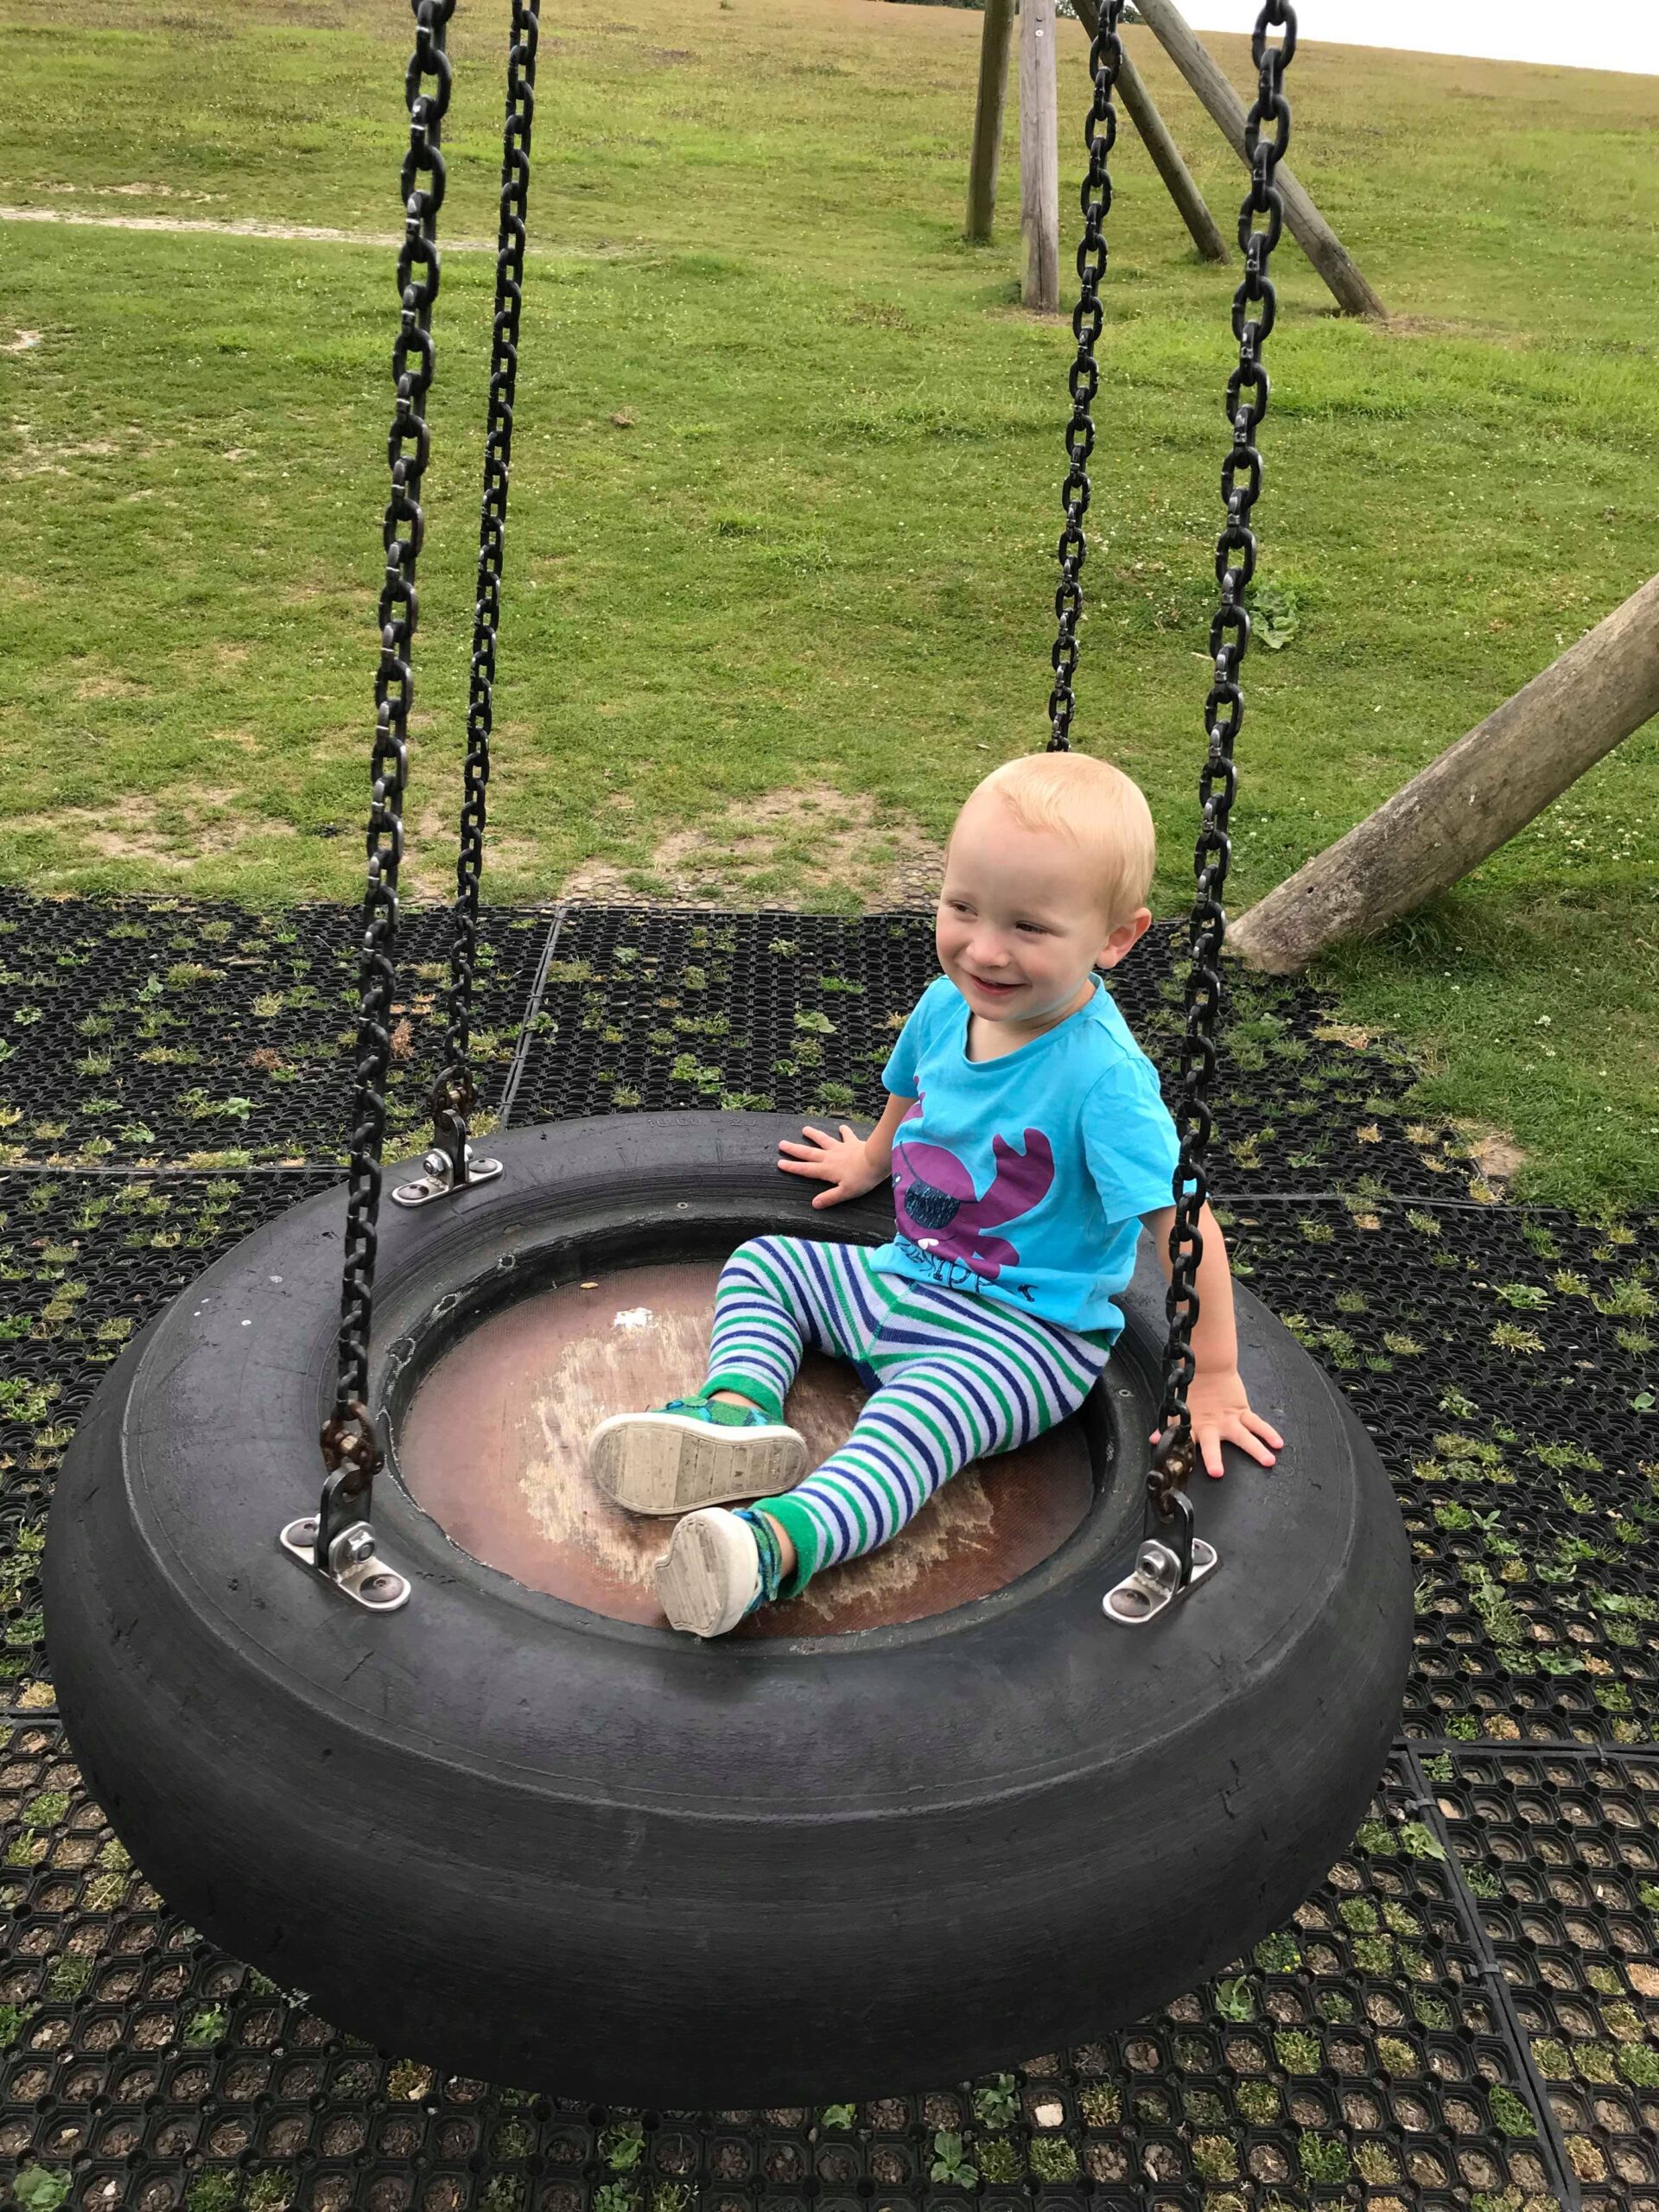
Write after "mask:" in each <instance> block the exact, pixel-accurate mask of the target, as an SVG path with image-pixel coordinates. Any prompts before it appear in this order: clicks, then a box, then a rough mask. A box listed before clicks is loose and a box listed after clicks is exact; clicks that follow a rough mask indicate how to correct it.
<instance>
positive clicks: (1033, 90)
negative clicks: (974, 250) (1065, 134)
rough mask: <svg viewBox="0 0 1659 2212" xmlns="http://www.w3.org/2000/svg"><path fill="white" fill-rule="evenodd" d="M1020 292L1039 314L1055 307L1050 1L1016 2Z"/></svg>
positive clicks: (1055, 143) (1055, 136)
mask: <svg viewBox="0 0 1659 2212" xmlns="http://www.w3.org/2000/svg"><path fill="white" fill-rule="evenodd" d="M1020 237H1021V238H1022V239H1023V240H1024V244H1025V269H1024V273H1023V275H1022V277H1021V280H1020V298H1021V300H1022V301H1023V302H1024V303H1025V304H1026V306H1027V307H1028V308H1035V309H1036V311H1037V312H1038V314H1039V315H1058V312H1059V307H1060V142H1059V105H1058V94H1057V92H1056V90H1055V82H1054V0H1020Z"/></svg>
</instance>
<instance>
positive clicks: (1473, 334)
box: [1369, 315, 1532, 353]
mask: <svg viewBox="0 0 1659 2212" xmlns="http://www.w3.org/2000/svg"><path fill="white" fill-rule="evenodd" d="M1369 327H1370V329H1372V330H1380V331H1381V332H1382V334H1383V336H1384V337H1385V338H1472V339H1474V340H1476V342H1477V343H1478V344H1479V345H1482V346H1503V349H1504V350H1505V352H1506V353H1527V352H1528V351H1529V350H1530V347H1531V345H1532V340H1531V339H1530V338H1529V337H1528V336H1527V335H1526V334H1525V332H1524V331H1519V330H1494V329H1493V328H1492V327H1491V326H1490V325H1489V324H1486V323H1478V322H1462V321H1458V320H1457V319H1456V318H1455V317H1452V316H1445V315H1389V317H1388V319H1387V321H1383V322H1373V323H1371V324H1370V326H1369Z"/></svg>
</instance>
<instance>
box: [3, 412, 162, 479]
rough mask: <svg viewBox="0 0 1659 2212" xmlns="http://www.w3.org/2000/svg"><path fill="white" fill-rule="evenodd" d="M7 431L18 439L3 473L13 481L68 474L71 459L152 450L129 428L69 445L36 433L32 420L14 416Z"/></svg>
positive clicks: (132, 455)
mask: <svg viewBox="0 0 1659 2212" xmlns="http://www.w3.org/2000/svg"><path fill="white" fill-rule="evenodd" d="M10 430H11V434H12V435H13V437H14V438H16V442H17V447H16V452H15V453H14V454H12V455H11V456H10V459H9V460H8V461H7V462H6V466H5V472H4V473H5V474H6V475H7V476H8V477H10V479H11V480H12V481H13V482H14V483H15V482H16V481H18V480H20V479H22V478H25V477H29V476H67V475H68V474H70V471H69V470H68V469H67V467H65V466H64V464H65V463H66V462H67V461H112V460H113V459H114V458H115V456H116V455H117V454H126V455H127V456H128V457H130V458H137V457H138V456H139V455H142V454H149V453H153V452H155V451H156V448H155V447H153V446H140V445H138V444H137V442H136V441H137V439H138V438H139V437H141V436H142V435H143V433H142V432H141V431H140V430H138V429H137V428H136V427H129V428H128V429H126V430H124V431H123V432H122V433H121V435H119V436H118V437H103V438H81V439H79V440H77V441H75V442H72V443H68V444H61V445H60V444H54V443H49V442H48V441H46V440H45V439H42V438H41V437H38V436H37V435H35V425H34V424H33V423H22V422H19V421H17V420H16V417H14V418H13V420H12V422H11V423H10Z"/></svg>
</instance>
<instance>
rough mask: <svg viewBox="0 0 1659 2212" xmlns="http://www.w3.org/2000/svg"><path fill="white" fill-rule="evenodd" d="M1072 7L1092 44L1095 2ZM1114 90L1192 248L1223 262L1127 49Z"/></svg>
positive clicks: (1200, 201)
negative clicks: (1179, 217) (1188, 237)
mask: <svg viewBox="0 0 1659 2212" xmlns="http://www.w3.org/2000/svg"><path fill="white" fill-rule="evenodd" d="M1075 4H1076V7H1077V21H1078V22H1080V23H1081V24H1082V25H1083V28H1084V30H1085V31H1086V32H1087V33H1088V34H1089V37H1090V41H1092V40H1093V38H1094V35H1095V26H1096V10H1095V0H1075ZM1117 89H1118V92H1119V93H1120V94H1121V95H1122V101H1123V109H1124V112H1125V113H1126V114H1127V115H1128V118H1129V120H1130V122H1131V123H1133V124H1134V125H1135V129H1136V130H1138V131H1139V132H1140V134H1141V143H1142V144H1143V145H1144V146H1145V147H1146V149H1147V152H1148V153H1149V154H1150V155H1151V156H1152V160H1153V166H1154V168H1156V170H1157V172H1158V174H1159V175H1160V177H1162V179H1163V180H1164V182H1165V184H1166V186H1167V187H1168V188H1169V196H1170V198H1171V199H1172V200H1173V201H1174V202H1175V205H1176V207H1178V208H1179V210H1180V216H1181V220H1182V221H1183V222H1184V223H1185V225H1186V227H1187V229H1188V230H1189V231H1190V232H1191V233H1192V243H1193V245H1195V246H1197V248H1198V251H1199V252H1200V253H1201V254H1202V255H1203V256H1204V257H1205V260H1206V261H1225V260H1226V258H1227V241H1226V239H1225V238H1223V236H1222V235H1221V230H1220V226H1218V224H1217V221H1216V219H1215V217H1214V216H1213V215H1212V214H1211V213H1210V210H1209V208H1208V207H1206V206H1205V200H1204V194H1202V193H1201V192H1200V191H1199V190H1198V186H1197V184H1196V183H1194V181H1193V179H1192V171H1191V170H1190V169H1189V168H1187V166H1186V163H1185V162H1184V161H1183V160H1182V159H1181V149H1180V148H1179V146H1178V145H1177V144H1176V143H1175V141H1174V139H1173V137H1171V136H1170V131H1169V125H1168V124H1166V122H1165V121H1164V118H1163V117H1162V116H1161V115H1160V114H1159V112H1158V110H1157V108H1156V107H1155V106H1154V105H1153V98H1152V94H1151V93H1150V92H1148V91H1147V83H1146V79H1145V78H1144V77H1142V75H1141V72H1140V71H1139V70H1138V69H1137V68H1136V67H1135V63H1134V61H1133V60H1131V58H1130V55H1129V49H1128V47H1127V46H1126V47H1124V48H1123V59H1122V61H1121V62H1120V64H1119V65H1118V72H1117Z"/></svg>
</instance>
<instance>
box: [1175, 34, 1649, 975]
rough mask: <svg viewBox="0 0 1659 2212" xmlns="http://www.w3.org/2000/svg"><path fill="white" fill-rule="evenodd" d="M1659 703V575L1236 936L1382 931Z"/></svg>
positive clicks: (1313, 942)
mask: <svg viewBox="0 0 1659 2212" xmlns="http://www.w3.org/2000/svg"><path fill="white" fill-rule="evenodd" d="M1139 4H1140V5H1141V7H1142V8H1144V7H1145V6H1146V4H1147V0H1139ZM1656 714H1659V576H1655V577H1653V578H1652V579H1651V581H1650V582H1648V583H1645V584H1643V587H1642V588H1641V590H1640V591H1638V592H1636V593H1634V594H1632V595H1631V597H1630V598H1629V599H1627V600H1626V601H1625V602H1624V605H1623V607H1618V608H1616V609H1615V610H1614V612H1613V613H1611V614H1610V615H1609V616H1608V617H1607V619H1606V620H1605V622H1599V623H1598V624H1597V626H1596V627H1595V628H1594V629H1593V630H1592V631H1591V632H1590V633H1589V635H1588V636H1587V637H1583V638H1580V639H1579V642H1578V643H1577V645H1569V646H1568V647H1567V651H1566V652H1564V653H1563V654H1562V655H1561V657H1560V659H1559V660H1556V661H1553V662H1552V663H1551V664H1550V665H1549V666H1548V668H1547V669H1546V670H1545V671H1544V672H1543V674H1542V675H1541V676H1535V677H1534V678H1533V680H1532V682H1531V683H1529V684H1528V685H1527V686H1526V687H1525V689H1524V690H1520V691H1517V692H1516V695H1515V696H1514V697H1513V698H1512V699H1509V700H1506V701H1505V702H1504V703H1503V706H1501V707H1499V708H1498V709H1497V710H1496V711H1495V712H1494V713H1492V714H1490V715H1487V717H1486V719H1485V721H1484V722H1481V723H1479V724H1478V726H1477V727H1476V728H1474V729H1471V731H1470V732H1469V734H1468V735H1467V736H1466V737H1460V738H1459V740H1458V741H1457V743H1456V744H1455V745H1453V746H1452V747H1449V748H1448V749H1447V750H1446V752H1444V753H1441V755H1440V759H1439V760H1435V761H1433V762H1432V763H1431V764H1430V765H1429V766H1427V768H1425V769H1424V770H1423V772H1422V773H1421V775H1420V776H1414V778H1413V779H1412V780H1411V782H1410V783H1408V785H1406V787H1405V789H1404V790H1403V791H1396V792H1395V796H1394V797H1393V798H1391V799H1389V801H1388V802H1387V803H1386V804H1384V805H1382V806H1380V807H1378V808H1377V810H1376V813H1375V814H1372V815H1370V816H1368V817H1366V819H1365V820H1364V821H1363V822H1362V823H1359V824H1358V826H1357V828H1355V829H1351V830H1350V831H1349V832H1348V834H1347V836H1345V837H1342V838H1339V839H1338V841H1337V842H1336V843H1335V844H1334V845H1332V846H1329V847H1328V848H1327V849H1325V851H1324V852H1322V853H1320V854H1319V855H1318V857H1317V858H1316V859H1313V860H1311V861H1308V862H1307V863H1306V866H1305V867H1302V868H1298V869H1297V871H1296V873H1295V874H1294V875H1293V876H1291V877H1290V878H1289V879H1288V880H1287V881H1286V882H1284V883H1281V885H1280V886H1279V888H1278V889H1277V890H1276V891H1270V892H1269V893H1268V895H1267V897H1266V898H1265V899H1262V901H1261V903H1260V905H1259V906H1252V907H1251V909H1250V911H1249V913H1248V914H1246V915H1245V916H1244V917H1243V919H1242V920H1241V921H1240V922H1239V923H1238V924H1237V925H1236V926H1235V927H1234V928H1233V929H1232V930H1231V931H1230V932H1229V938H1228V941H1229V943H1230V946H1231V948H1232V950H1234V951H1235V952H1236V953H1237V954H1238V955H1239V957H1241V958H1242V959H1243V960H1244V961H1246V962H1247V963H1249V966H1251V967H1252V968H1266V969H1270V970H1271V971H1272V972H1273V973H1274V974H1275V975H1281V976H1284V975H1295V974H1298V973H1299V972H1300V970H1301V969H1304V968H1306V966H1307V964H1308V963H1309V961H1311V960H1313V959H1315V958H1316V957H1318V956H1319V954H1320V953H1321V952H1324V951H1325V950H1327V948H1328V947H1330V946H1331V945H1333V944H1343V943H1344V942H1345V941H1346V940H1347V939H1348V938H1356V937H1370V936H1371V935H1372V934H1373V933H1374V932H1375V931H1377V930H1380V929H1381V928H1382V927H1383V925H1384V923H1386V922H1391V921H1392V920H1393V919H1394V918H1395V916H1396V915H1398V914H1405V913H1408V912H1410V911H1411V909H1412V908H1413V907H1414V906H1421V904H1422V903H1423V901H1424V899H1430V898H1433V895H1434V893H1436V892H1438V891H1445V890H1447V889H1449V888H1450V887H1451V886H1452V884H1454V883H1456V882H1457V881H1458V880H1459V878H1460V877H1462V876H1465V875H1466V874H1468V872H1469V870H1470V869H1471V868H1474V867H1476V866H1478V863H1479V862H1480V861H1484V859H1485V857H1486V855H1488V854H1489V853H1493V852H1496V851H1497V848H1498V847H1499V846H1500V845H1501V844H1503V842H1504V841H1505V840H1506V839H1507V838H1510V837H1512V836H1514V835H1515V833H1516V830H1517V829H1523V828H1524V827H1525V826H1526V824H1527V823H1529V822H1530V821H1531V820H1532V818H1533V817H1534V815H1535V814H1538V813H1541V811H1542V810H1543V809H1544V808H1545V807H1547V806H1548V804H1549V803H1550V801H1551V800H1552V799H1554V798H1560V794H1561V793H1562V792H1563V791H1565V790H1566V789H1567V785H1569V784H1570V783H1573V781H1574V780H1575V779H1577V778H1578V777H1580V776H1581V775H1583V773H1584V772H1585V770H1586V768H1590V767H1593V766H1594V765H1595V763H1596V762H1597V761H1598V760H1600V759H1601V758H1602V756H1603V754H1604V753H1611V751H1612V749H1613V747H1615V746H1616V745H1618V744H1621V743H1622V742H1623V741H1624V739H1625V738H1627V737H1628V736H1629V735H1630V733H1631V731H1632V730H1636V729H1639V728H1641V727H1642V725H1643V722H1645V721H1648V720H1649V718H1650V717H1651V716H1652V715H1656ZM1610 957H1616V956H1613V955H1611V949H1610Z"/></svg>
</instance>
